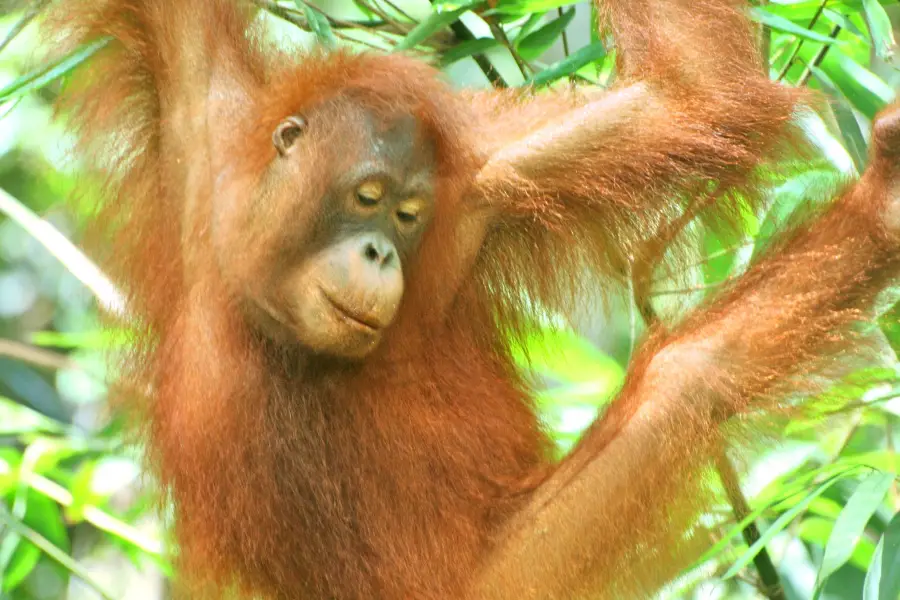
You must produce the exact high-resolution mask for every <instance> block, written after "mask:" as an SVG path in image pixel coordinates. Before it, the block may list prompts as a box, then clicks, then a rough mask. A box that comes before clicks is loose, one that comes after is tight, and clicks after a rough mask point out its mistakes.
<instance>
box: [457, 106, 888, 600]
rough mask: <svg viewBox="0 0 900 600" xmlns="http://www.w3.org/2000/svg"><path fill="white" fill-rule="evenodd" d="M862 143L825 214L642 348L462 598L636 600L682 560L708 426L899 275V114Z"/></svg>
mask: <svg viewBox="0 0 900 600" xmlns="http://www.w3.org/2000/svg"><path fill="white" fill-rule="evenodd" d="M874 130H875V134H874V138H875V139H874V142H873V147H874V153H873V158H872V161H871V164H870V166H869V168H868V170H867V171H866V173H865V174H864V176H863V177H862V179H861V180H860V181H859V182H858V183H856V185H855V186H853V187H852V188H850V189H849V190H848V191H847V192H845V193H844V194H843V195H842V196H841V197H840V198H839V199H838V200H837V201H836V202H835V203H834V204H833V205H832V206H831V207H830V209H829V210H828V211H827V212H826V213H825V214H823V215H822V216H821V217H819V218H818V219H817V220H815V221H814V222H812V223H811V224H808V225H805V226H802V227H800V228H798V229H797V230H795V231H794V233H793V234H791V235H789V236H787V239H785V241H784V242H783V243H782V244H781V245H780V246H779V247H778V248H776V249H775V250H773V251H771V252H770V253H769V255H768V256H767V257H765V258H764V259H763V260H761V261H760V262H759V263H758V264H756V265H754V266H753V267H752V268H751V269H750V271H749V272H748V273H747V274H746V275H744V276H743V277H742V278H741V279H740V280H739V281H738V283H737V284H736V285H735V286H734V287H733V288H731V289H730V290H728V291H727V292H725V293H724V294H723V295H722V296H720V297H719V298H718V299H717V300H716V301H715V302H714V303H713V304H712V305H711V306H710V307H709V308H708V309H706V310H702V311H697V312H696V313H695V314H693V315H692V316H691V317H689V318H688V319H687V321H685V322H684V323H682V324H681V325H680V326H679V327H678V328H677V329H676V330H675V331H673V332H671V333H666V332H658V333H657V335H655V336H652V337H651V339H650V340H649V342H648V343H647V344H645V346H644V347H643V348H642V350H641V351H640V352H639V353H638V355H637V357H636V358H635V360H634V362H633V365H634V366H633V369H632V371H631V373H630V374H629V377H628V380H627V383H626V386H625V389H624V390H623V391H622V393H621V394H620V396H619V398H618V399H617V400H616V401H615V402H614V404H613V405H612V406H611V408H610V409H609V410H608V411H607V413H606V415H605V416H604V417H603V418H601V419H600V420H599V421H598V422H597V423H595V424H594V426H593V427H592V428H591V429H590V430H589V431H588V433H587V434H586V435H585V438H584V439H583V440H582V442H581V444H580V445H579V446H578V447H577V448H576V449H575V450H574V451H573V453H572V454H571V455H570V456H569V457H568V458H567V460H566V461H564V462H563V463H562V465H561V466H560V468H559V469H558V470H557V471H556V472H555V473H554V475H553V476H552V477H551V478H550V479H549V481H548V482H547V483H546V484H545V485H544V486H543V487H542V489H540V490H539V491H538V493H537V495H536V496H535V497H534V498H533V501H532V503H531V505H530V506H529V507H528V508H527V509H526V510H525V511H523V513H522V514H520V515H519V517H518V518H517V519H516V520H515V521H514V522H513V523H511V524H510V526H509V528H508V529H507V530H506V537H505V538H504V539H503V541H502V542H501V543H500V545H499V546H498V547H497V549H496V551H495V552H494V553H493V556H492V557H491V558H490V559H489V560H488V562H487V565H486V567H485V569H484V570H483V572H482V573H481V577H480V579H479V581H478V585H477V587H476V588H475V590H474V591H473V593H472V595H471V596H470V597H471V598H478V599H481V600H486V599H497V600H499V599H501V598H516V600H532V599H533V600H538V599H541V600H547V599H557V598H558V599H560V600H561V599H564V598H565V599H570V598H582V597H600V598H619V597H622V598H639V597H644V596H645V595H646V594H647V593H649V592H650V591H652V590H656V589H658V587H659V586H660V585H662V584H663V583H664V582H666V581H669V580H670V579H671V578H672V577H673V576H675V575H677V573H678V571H679V570H680V569H682V568H684V567H686V566H687V565H689V564H690V562H691V561H692V560H693V559H694V558H696V547H693V551H692V541H691V537H690V535H689V534H690V528H691V526H692V524H693V523H695V522H696V517H697V516H698V515H699V513H700V511H702V510H704V509H706V508H708V507H709V505H710V498H709V495H710V494H709V491H708V490H707V489H706V487H705V486H704V483H703V481H702V478H701V477H700V476H699V475H700V471H701V470H702V469H703V467H705V466H706V465H708V464H709V461H710V459H712V458H713V457H714V456H715V455H716V454H717V453H718V452H719V451H720V448H721V443H722V441H723V439H722V435H723V429H722V427H721V425H722V424H723V423H725V422H726V421H728V420H729V419H730V418H731V417H733V416H736V415H740V414H743V413H747V412H750V411H751V410H755V409H759V408H761V407H764V406H765V405H764V404H763V403H764V402H765V401H766V400H767V399H768V400H769V401H770V402H771V401H774V400H775V399H777V395H778V393H779V392H781V391H784V389H785V388H784V387H779V384H783V383H784V382H785V381H786V380H787V381H789V382H790V383H789V386H790V389H792V390H797V389H798V385H800V381H801V378H802V376H803V375H804V374H806V373H809V372H810V371H812V370H813V369H814V368H815V364H816V359H817V358H819V357H821V356H825V355H828V354H830V353H832V352H834V351H837V350H840V349H845V348H847V347H849V346H850V345H851V340H850V339H849V338H850V337H852V333H851V331H850V329H849V326H850V325H851V324H853V323H855V322H858V321H859V320H860V319H861V318H865V317H866V315H867V311H868V310H869V309H870V307H871V306H872V302H873V298H874V296H875V295H876V294H877V293H878V292H880V291H881V290H883V289H884V288H885V287H886V286H887V285H889V284H890V282H891V281H892V279H893V278H894V277H895V276H896V275H897V274H898V273H900V251H898V249H900V160H898V159H900V106H898V107H895V108H893V109H892V110H891V111H888V112H887V113H885V114H884V115H882V116H881V117H880V118H879V119H878V120H877V121H876V124H875V128H874ZM622 573H627V574H628V576H627V577H623V576H621V574H622ZM589 593H593V594H598V595H594V596H584V595H583V594H589Z"/></svg>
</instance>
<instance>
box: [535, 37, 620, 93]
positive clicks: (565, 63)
mask: <svg viewBox="0 0 900 600" xmlns="http://www.w3.org/2000/svg"><path fill="white" fill-rule="evenodd" d="M605 56H606V47H605V46H604V45H603V42H594V43H593V44H589V45H587V46H584V47H583V48H579V49H578V50H577V51H576V52H573V53H572V54H570V55H569V56H567V57H566V58H564V59H562V60H561V61H559V62H556V63H553V64H552V65H550V66H549V67H547V68H546V69H544V70H543V71H541V72H539V73H536V74H535V75H534V76H533V77H532V78H531V79H529V80H528V81H526V82H525V85H533V86H536V87H537V86H542V85H547V84H548V83H552V82H554V81H556V80H557V79H560V78H562V77H568V76H569V75H571V74H573V73H575V71H577V70H578V69H580V68H581V67H583V66H584V65H586V64H588V63H591V62H593V61H595V60H600V59H601V58H604V57H605Z"/></svg>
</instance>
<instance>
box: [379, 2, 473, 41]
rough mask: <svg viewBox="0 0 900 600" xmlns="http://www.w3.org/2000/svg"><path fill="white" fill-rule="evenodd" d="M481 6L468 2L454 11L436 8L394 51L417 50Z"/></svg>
mask: <svg viewBox="0 0 900 600" xmlns="http://www.w3.org/2000/svg"><path fill="white" fill-rule="evenodd" d="M480 5H481V2H466V3H464V4H462V5H461V6H458V7H456V8H453V9H444V8H442V7H440V6H438V7H436V9H435V12H433V13H431V14H430V15H428V16H427V17H426V18H425V19H423V20H422V21H421V22H420V23H419V24H418V25H416V26H415V27H413V28H412V29H411V30H410V32H409V33H407V34H406V37H404V38H403V39H402V40H400V41H399V42H398V43H397V45H396V46H394V51H397V52H399V51H401V50H409V49H411V48H415V47H416V46H418V45H419V44H421V43H422V42H424V41H425V40H427V39H428V38H430V37H431V36H432V35H434V34H435V33H437V32H438V31H440V30H441V29H443V28H444V27H446V26H447V25H449V24H450V23H453V22H454V21H456V20H457V19H459V16H460V15H461V14H463V13H464V12H466V11H469V10H472V9H473V8H475V7H477V6H480Z"/></svg>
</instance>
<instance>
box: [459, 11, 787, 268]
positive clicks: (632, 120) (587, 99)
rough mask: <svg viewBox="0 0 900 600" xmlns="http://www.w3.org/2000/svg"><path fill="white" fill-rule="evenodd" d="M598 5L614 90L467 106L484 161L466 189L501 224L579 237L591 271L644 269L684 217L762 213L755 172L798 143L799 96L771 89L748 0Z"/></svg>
mask: <svg viewBox="0 0 900 600" xmlns="http://www.w3.org/2000/svg"><path fill="white" fill-rule="evenodd" d="M598 5H599V11H600V14H601V21H602V22H603V23H605V24H607V25H608V26H609V29H610V30H611V32H612V33H613V36H614V39H615V42H616V51H617V57H618V63H619V69H618V73H619V81H618V82H617V84H616V85H615V86H614V87H613V88H612V90H611V91H608V92H600V91H587V92H585V91H580V92H577V93H571V94H566V93H560V92H541V93H535V94H533V95H530V96H526V95H523V94H521V93H518V94H513V93H510V92H490V93H487V94H485V95H484V96H482V97H480V98H476V100H475V101H474V102H473V104H474V105H475V107H476V110H477V111H478V112H480V113H481V114H483V115H484V119H483V122H482V123H479V125H478V128H479V131H480V132H481V134H480V135H479V139H480V140H482V144H483V146H484V153H485V154H486V155H487V156H488V157H489V158H488V160H487V162H486V164H485V166H484V168H483V170H482V171H481V173H480V175H479V177H478V178H477V181H476V184H475V191H476V195H477V196H480V197H481V198H483V199H484V202H485V203H486V204H487V205H488V206H490V207H492V208H493V209H494V211H495V212H496V213H499V214H500V217H499V218H498V220H502V221H503V223H504V225H505V226H509V225H510V224H511V223H516V222H518V223H521V226H522V227H526V228H534V227H537V228H543V229H545V230H548V231H552V232H563V233H568V232H576V233H583V234H585V235H586V236H587V237H588V238H590V239H591V240H593V242H592V246H595V247H593V248H590V249H585V252H586V253H588V254H592V256H589V257H588V262H590V263H591V264H592V265H597V266H596V267H595V268H597V269H598V270H600V271H601V272H607V271H608V269H605V268H602V267H604V266H605V265H607V264H609V265H614V266H616V265H619V266H620V265H622V264H625V263H639V266H641V265H649V266H651V267H652V266H653V265H656V264H658V262H659V259H660V257H661V255H662V253H663V252H664V250H665V248H666V245H667V244H668V243H669V242H670V241H671V240H672V239H673V238H674V237H675V236H676V235H677V234H678V232H679V231H680V230H681V228H683V226H684V224H685V223H686V222H688V221H690V220H692V219H693V218H694V217H697V216H699V217H701V218H703V219H704V220H705V221H706V222H707V223H709V224H713V225H719V224H722V223H729V222H733V220H734V219H735V218H736V217H737V216H738V215H739V214H740V213H741V212H742V210H753V209H755V208H756V207H757V206H758V205H759V203H760V202H761V200H762V199H763V196H762V195H761V194H758V193H754V192H755V190H756V187H757V186H758V184H759V181H758V176H759V174H760V169H759V167H760V166H761V165H765V164H769V163H771V162H772V161H773V160H774V159H776V158H777V157H778V154H779V151H780V150H782V149H783V148H784V147H785V145H786V144H787V143H788V142H790V141H791V140H792V139H793V138H794V137H795V136H796V135H797V129H796V128H794V127H792V125H791V119H792V116H793V114H794V110H795V104H796V101H797V99H798V97H799V96H798V93H797V92H796V91H795V90H790V89H788V88H786V87H784V86H781V85H779V84H777V83H774V82H771V81H769V79H768V77H767V73H766V72H765V70H764V67H763V65H762V61H761V60H760V55H759V50H758V48H756V39H757V38H756V36H755V35H754V28H753V27H752V25H751V23H750V22H749V20H748V18H747V17H746V15H745V14H744V11H745V9H746V2H743V1H740V0H666V1H656V2H654V1H652V0H632V1H628V2H625V1H621V0H620V1H614V0H606V1H602V0H598ZM639 275H643V273H642V274H639Z"/></svg>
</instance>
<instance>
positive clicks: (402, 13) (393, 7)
mask: <svg viewBox="0 0 900 600" xmlns="http://www.w3.org/2000/svg"><path fill="white" fill-rule="evenodd" d="M381 1H382V2H384V3H385V4H387V5H388V6H389V7H390V8H391V10H393V11H394V12H396V13H397V14H398V15H400V16H401V17H403V18H404V19H406V20H407V21H409V22H410V23H418V21H416V19H414V18H412V17H411V16H410V15H409V13H407V12H406V11H405V10H403V9H402V8H400V7H399V6H397V5H396V4H395V3H394V2H391V0H381ZM374 4H375V3H374V1H373V2H372V3H371V5H374Z"/></svg>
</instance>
